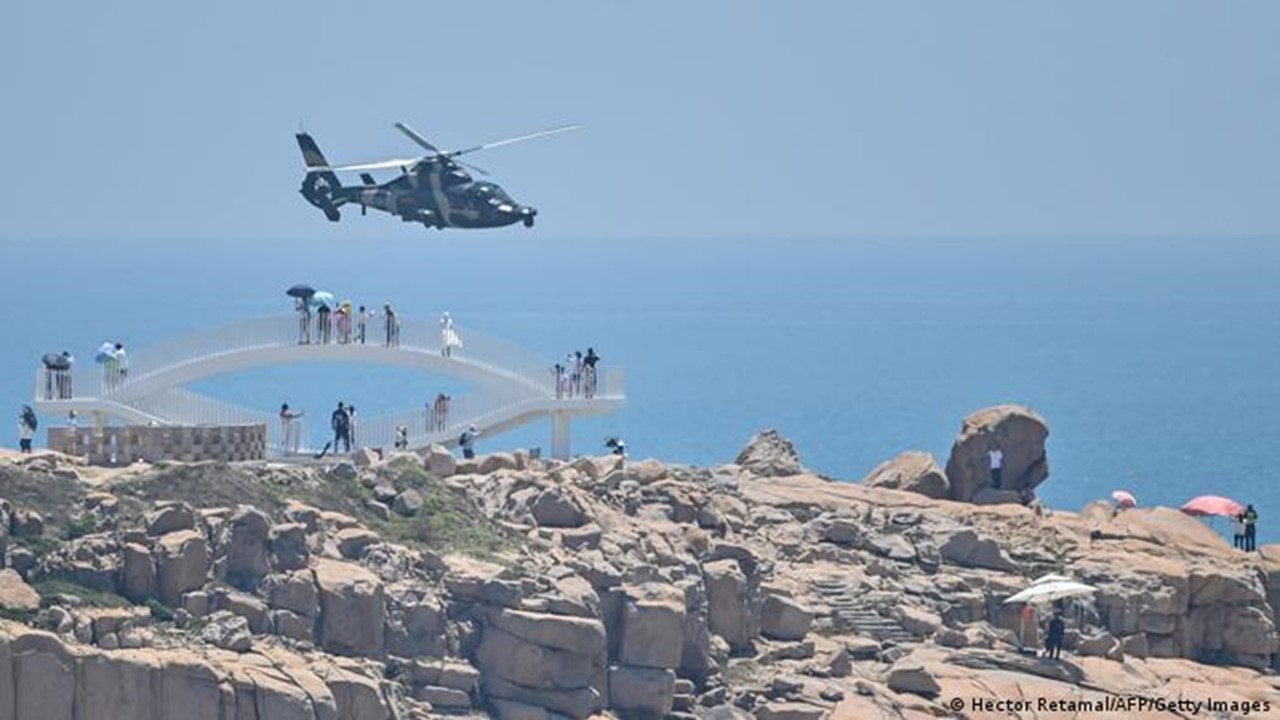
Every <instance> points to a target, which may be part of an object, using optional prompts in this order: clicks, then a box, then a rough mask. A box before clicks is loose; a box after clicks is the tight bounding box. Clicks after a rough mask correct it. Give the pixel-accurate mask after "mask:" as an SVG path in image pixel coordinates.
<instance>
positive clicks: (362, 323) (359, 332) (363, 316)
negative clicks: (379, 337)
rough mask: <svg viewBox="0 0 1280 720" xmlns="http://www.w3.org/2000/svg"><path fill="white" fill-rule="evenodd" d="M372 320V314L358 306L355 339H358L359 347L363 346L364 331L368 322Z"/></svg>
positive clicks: (363, 307)
mask: <svg viewBox="0 0 1280 720" xmlns="http://www.w3.org/2000/svg"><path fill="white" fill-rule="evenodd" d="M372 319H373V313H371V312H369V310H368V308H366V307H365V306H363V305H361V306H360V317H359V321H358V323H357V325H356V337H357V338H359V339H360V344H361V345H363V344H364V331H365V327H366V326H367V325H368V323H369V321H370V320H372Z"/></svg>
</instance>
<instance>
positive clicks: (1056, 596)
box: [1005, 580, 1098, 603]
mask: <svg viewBox="0 0 1280 720" xmlns="http://www.w3.org/2000/svg"><path fill="white" fill-rule="evenodd" d="M1097 591H1098V588H1096V587H1093V586H1092V585H1085V584H1084V583H1078V582H1075V581H1072V580H1053V581H1050V582H1045V583H1041V584H1039V585H1032V586H1031V587H1029V588H1027V589H1026V590H1023V591H1022V592H1020V593H1018V594H1016V595H1014V596H1013V597H1010V598H1008V599H1006V600H1005V602H1006V603H1015V602H1021V603H1047V602H1053V601H1054V600H1061V599H1062V598H1070V597H1080V596H1082V595H1088V594H1090V593H1094V592H1097Z"/></svg>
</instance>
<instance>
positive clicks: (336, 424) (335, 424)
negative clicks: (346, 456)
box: [329, 402, 351, 452]
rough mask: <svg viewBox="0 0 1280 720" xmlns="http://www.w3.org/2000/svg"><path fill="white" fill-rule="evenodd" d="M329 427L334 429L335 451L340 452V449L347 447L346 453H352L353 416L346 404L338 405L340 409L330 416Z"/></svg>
mask: <svg viewBox="0 0 1280 720" xmlns="http://www.w3.org/2000/svg"><path fill="white" fill-rule="evenodd" d="M329 427H331V428H333V451H334V452H340V451H339V449H338V448H340V447H343V446H345V447H346V452H351V416H350V415H348V414H347V406H346V405H345V404H343V403H341V402H339V403H338V409H337V410H334V411H333V415H331V416H329Z"/></svg>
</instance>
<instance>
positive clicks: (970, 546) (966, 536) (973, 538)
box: [938, 528, 1018, 572]
mask: <svg viewBox="0 0 1280 720" xmlns="http://www.w3.org/2000/svg"><path fill="white" fill-rule="evenodd" d="M938 554H940V555H941V556H942V559H943V560H946V561H947V562H949V563H951V564H953V565H960V566H961V567H977V568H986V569H988V570H999V571H1001V572H1017V570H1018V566H1017V564H1015V563H1014V562H1013V560H1010V559H1009V556H1008V555H1006V554H1005V552H1004V550H1002V549H1001V548H1000V544H999V543H997V542H996V541H995V540H992V539H991V538H987V537H981V536H979V535H978V533H976V532H974V531H973V530H970V529H968V528H965V529H963V530H959V531H956V532H954V533H952V534H951V536H950V537H948V538H947V541H946V542H945V543H943V544H942V547H940V548H938Z"/></svg>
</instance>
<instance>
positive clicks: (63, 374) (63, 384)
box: [54, 350, 74, 400]
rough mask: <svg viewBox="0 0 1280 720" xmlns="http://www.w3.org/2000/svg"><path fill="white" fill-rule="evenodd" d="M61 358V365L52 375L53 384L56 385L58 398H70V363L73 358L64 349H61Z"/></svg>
mask: <svg viewBox="0 0 1280 720" xmlns="http://www.w3.org/2000/svg"><path fill="white" fill-rule="evenodd" d="M62 358H63V360H64V362H63V363H61V367H59V368H58V370H57V371H56V372H57V374H56V375H55V376H54V385H56V386H57V389H58V399H59V400H70V399H71V363H72V362H73V361H74V358H72V357H71V353H70V352H68V351H66V350H63V351H62Z"/></svg>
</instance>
